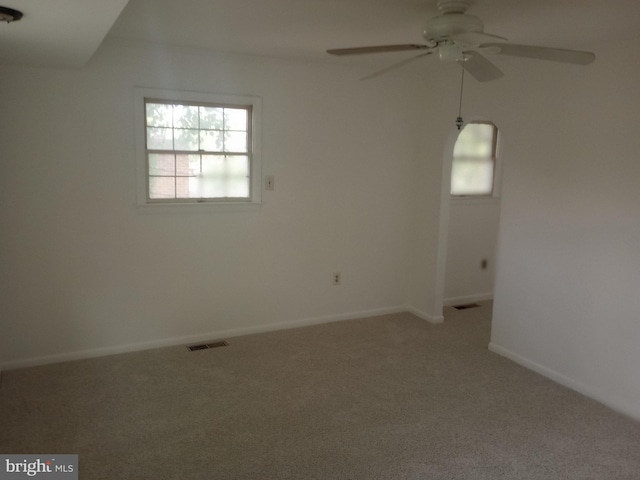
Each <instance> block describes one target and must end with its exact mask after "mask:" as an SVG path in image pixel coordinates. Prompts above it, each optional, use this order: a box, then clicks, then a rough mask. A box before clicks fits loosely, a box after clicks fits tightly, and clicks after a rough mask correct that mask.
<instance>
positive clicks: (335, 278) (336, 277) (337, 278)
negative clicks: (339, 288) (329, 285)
mask: <svg viewBox="0 0 640 480" xmlns="http://www.w3.org/2000/svg"><path fill="white" fill-rule="evenodd" d="M340 282H342V274H341V273H340V272H336V273H334V274H333V284H334V285H340Z"/></svg>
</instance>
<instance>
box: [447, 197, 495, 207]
mask: <svg viewBox="0 0 640 480" xmlns="http://www.w3.org/2000/svg"><path fill="white" fill-rule="evenodd" d="M498 203H500V197H493V196H491V197H489V196H486V197H485V196H477V197H474V196H472V195H469V196H466V197H464V196H460V197H453V196H452V197H451V205H493V204H496V205H497V204H498Z"/></svg>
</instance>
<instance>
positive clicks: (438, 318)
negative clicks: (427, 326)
mask: <svg viewBox="0 0 640 480" xmlns="http://www.w3.org/2000/svg"><path fill="white" fill-rule="evenodd" d="M405 310H406V311H407V312H409V313H413V314H414V315H415V316H416V317H419V318H421V319H422V320H426V321H427V322H429V323H442V322H444V317H443V316H442V315H438V316H436V317H434V316H433V315H429V314H428V313H425V312H423V311H422V310H418V309H417V308H415V307H412V306H411V305H406V306H405Z"/></svg>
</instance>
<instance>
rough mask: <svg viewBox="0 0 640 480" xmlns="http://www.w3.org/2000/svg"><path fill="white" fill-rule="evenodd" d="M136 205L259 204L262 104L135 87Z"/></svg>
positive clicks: (225, 97)
mask: <svg viewBox="0 0 640 480" xmlns="http://www.w3.org/2000/svg"><path fill="white" fill-rule="evenodd" d="M136 97H137V98H136V100H137V101H136V109H137V112H138V114H137V127H138V131H139V133H138V144H139V146H138V157H139V159H138V173H139V177H141V179H140V178H139V179H138V200H139V202H138V203H139V204H143V205H153V204H194V203H218V204H220V203H259V201H260V198H259V197H260V188H259V186H260V173H259V172H260V168H259V166H260V162H259V149H258V148H257V145H258V142H257V140H258V138H259V136H258V128H259V121H258V119H259V115H260V102H259V99H257V98H255V97H229V96H220V95H210V94H196V93H190V92H169V91H156V90H141V89H140V90H137V91H136Z"/></svg>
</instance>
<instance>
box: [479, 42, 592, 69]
mask: <svg viewBox="0 0 640 480" xmlns="http://www.w3.org/2000/svg"><path fill="white" fill-rule="evenodd" d="M481 47H482V48H489V49H490V51H491V53H496V54H498V55H511V56H514V57H526V58H536V59H539V60H552V61H554V62H564V63H573V64H576V65H589V64H590V63H592V62H593V61H594V60H595V59H596V56H595V55H594V54H593V53H591V52H582V51H579V50H565V49H563V48H549V47H535V46H532V45H516V44H513V43H487V44H483V45H481Z"/></svg>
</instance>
